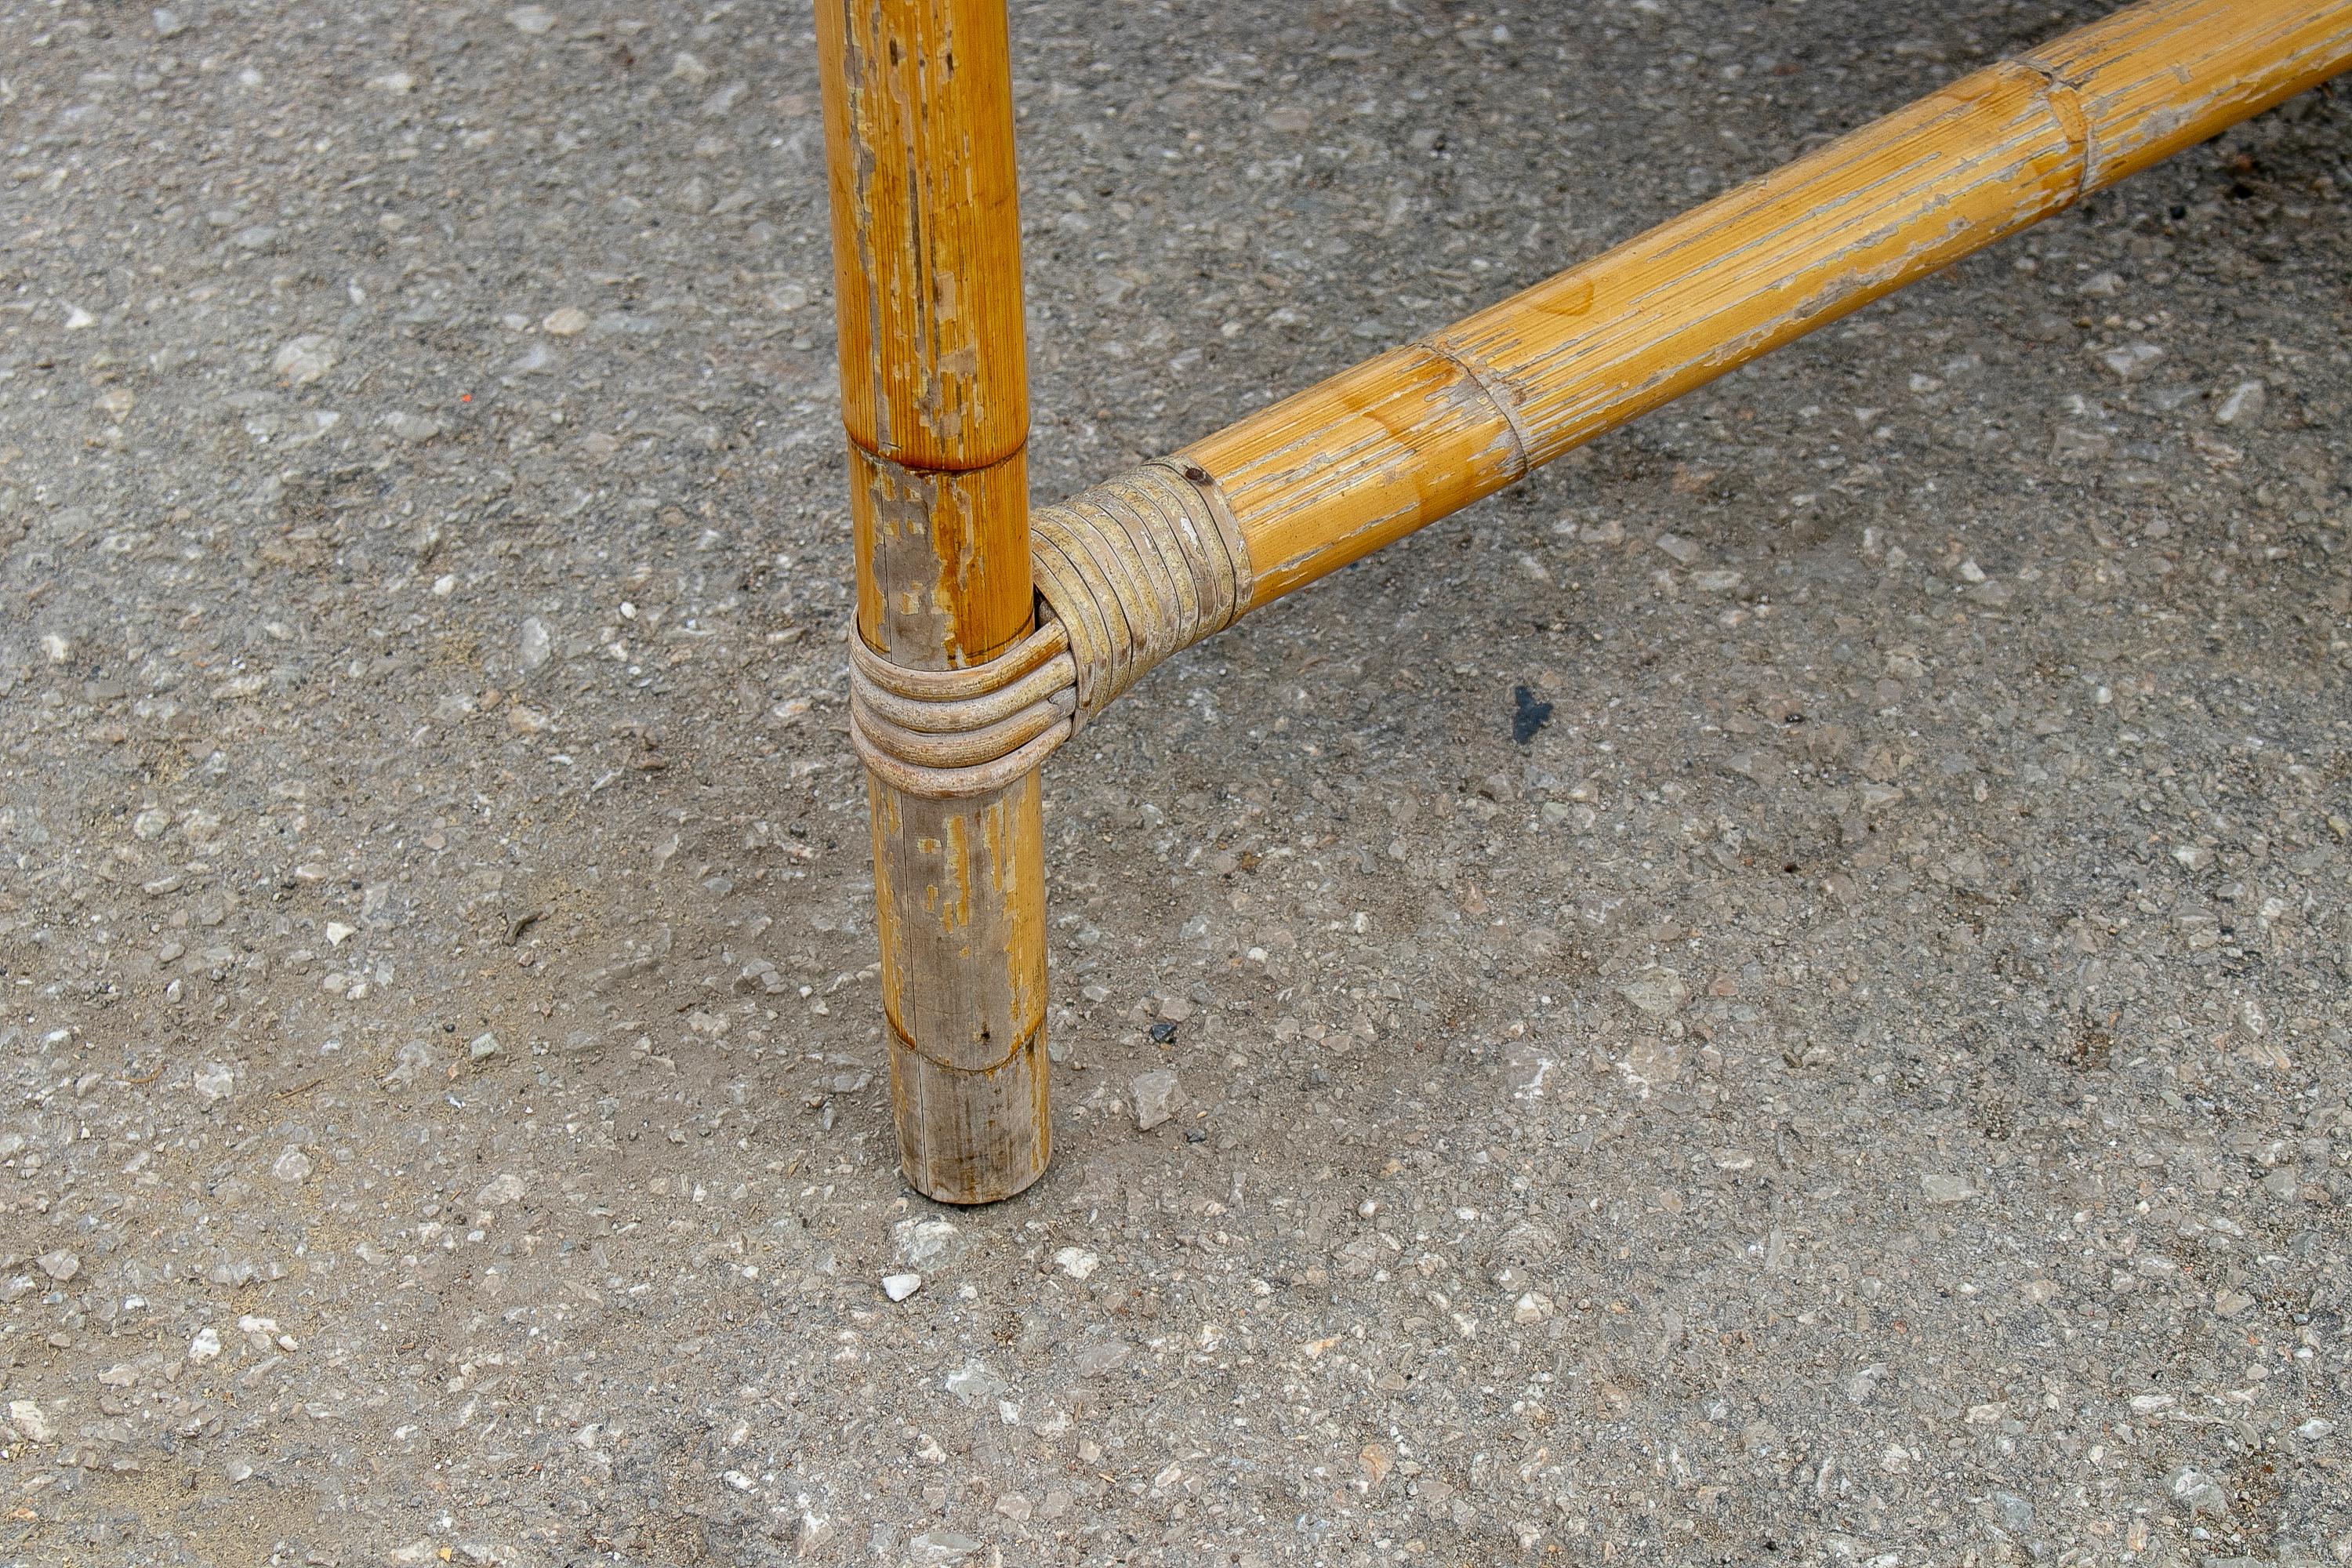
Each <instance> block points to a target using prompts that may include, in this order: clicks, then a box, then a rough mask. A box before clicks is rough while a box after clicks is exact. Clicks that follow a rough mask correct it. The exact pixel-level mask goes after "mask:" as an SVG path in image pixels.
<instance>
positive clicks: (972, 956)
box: [816, 0, 1051, 1204]
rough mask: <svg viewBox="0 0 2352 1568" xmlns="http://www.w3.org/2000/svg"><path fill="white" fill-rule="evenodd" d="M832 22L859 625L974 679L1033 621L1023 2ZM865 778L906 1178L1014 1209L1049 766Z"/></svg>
mask: <svg viewBox="0 0 2352 1568" xmlns="http://www.w3.org/2000/svg"><path fill="white" fill-rule="evenodd" d="M816 14H817V38H818V49H819V57H820V63H821V66H822V69H823V71H824V119H825V142H826V148H827V154H828V164H829V168H830V175H831V179H830V184H831V192H832V203H833V233H834V271H835V300H836V302H837V307H838V310H839V315H840V342H841V351H840V352H841V381H842V416H843V421H844V424H845V426H846V428H847V434H848V439H849V464H850V503H851V512H852V518H853V521H854V523H855V527H856V547H857V590H858V602H857V633H858V636H859V637H862V638H864V639H865V642H866V647H868V648H869V649H871V650H872V651H873V652H874V653H875V654H877V655H879V656H880V657H881V658H884V659H887V660H888V661H889V662H890V663H891V664H893V665H896V666H899V667H902V668H907V669H909V670H948V669H958V668H969V667H971V666H974V665H979V664H982V663H984V662H985V661H987V660H989V659H991V658H994V657H996V656H997V655H998V654H1000V653H1002V652H1003V651H1004V650H1006V649H1007V648H1009V647H1012V646H1013V645H1014V644H1015V643H1017V642H1018V641H1019V640H1020V639H1021V638H1022V637H1024V635H1025V634H1027V633H1028V632H1029V631H1030V629H1031V627H1032V624H1033V616H1034V594H1033V589H1032V585H1031V579H1030V569H1029V518H1028V477H1027V465H1026V460H1025V442H1026V440H1027V437H1028V425H1029V407H1028V388H1027V366H1026V362H1025V357H1024V343H1023V326H1022V307H1021V255H1020V223H1019V216H1018V212H1017V192H1016V187H1015V182H1014V174H1013V91H1012V70H1011V65H1010V61H1009V58H1008V53H1007V38H1006V23H1005V15H1004V10H1003V0H816ZM866 787H867V792H868V799H869V803H870V805H871V810H872V818H873V837H874V898H875V906H876V921H877V927H878V930H879V933H880V937H881V947H882V984H883V1003H884V1008H885V1011H886V1012H887V1016H888V1022H889V1034H890V1084H891V1097H892V1100H893V1103H894V1105H895V1107H896V1110H897V1114H898V1149H899V1159H900V1163H901V1164H902V1166H903V1167H904V1169H905V1172H906V1175H907V1179H908V1182H910V1183H912V1184H914V1185H915V1186H916V1187H917V1188H918V1189H919V1190H920V1191H922V1192H923V1193H925V1194H929V1196H931V1197H934V1198H937V1199H940V1200H941V1201H942V1202H947V1203H959V1204H973V1203H988V1202H992V1201H994V1200H996V1199H998V1198H1004V1197H1010V1196H1011V1195H1012V1194H1014V1193H1017V1192H1019V1191H1021V1190H1022V1189H1023V1188H1024V1187H1026V1186H1027V1185H1028V1184H1030V1183H1032V1182H1034V1181H1035V1180H1036V1179H1037V1177H1038V1175H1039V1174H1041V1173H1043V1172H1044V1170H1045V1162H1046V1158H1047V1156H1048V1154H1049V1152H1050V1151H1051V1134H1050V1130H1049V1123H1048V1120H1047V1115H1046V1093H1047V1078H1046V1059H1045V849H1044V833H1043V828H1042V826H1041V823H1040V820H1039V815H1038V784H1037V774H1036V772H1035V770H1034V768H1033V769H1031V770H1030V771H1029V772H1028V773H1024V774H1023V775H1022V776H1021V777H1019V778H1018V779H1016V780H1015V781H1014V782H1013V783H1012V784H1008V785H1006V786H1005V787H1003V788H1001V789H997V790H994V791H992V792H991V793H988V794H985V795H979V796H975V797H972V798H966V799H946V800H942V799H931V798H925V797H923V796H920V795H911V794H908V793H905V792H903V791H902V790H901V789H899V788H898V787H896V786H895V785H893V784H890V783H887V782H886V781H885V780H884V779H883V778H882V777H881V776H880V775H879V774H877V773H874V772H872V771H870V770H869V772H868V773H867V777H866Z"/></svg>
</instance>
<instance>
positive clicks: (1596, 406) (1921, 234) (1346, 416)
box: [1176, 0, 2352, 608]
mask: <svg viewBox="0 0 2352 1568" xmlns="http://www.w3.org/2000/svg"><path fill="white" fill-rule="evenodd" d="M2347 64H2352V0H2146V3H2144V4H2142V5H2134V6H2131V7H2129V8H2127V9H2126V10H2123V11H2120V12H2117V13H2116V15H2114V16H2109V17H2107V18H2105V20H2103V21H2100V22H2097V23H2095V24H2093V25H2091V26H2087V27H2084V28H2082V29H2079V30H2077V31H2075V32H2073V33H2069V34H2067V35H2065V36H2064V37H2060V38H2057V39H2054V40H2053V41H2052V42H2050V43H2048V44H2045V45H2042V46H2041V47H2037V48H2034V49H2032V50H2029V51H2027V52H2025V53H2023V54H2021V55H2020V56H2019V57H2017V58H2014V59H2010V60H2003V61H2001V62H2000V63H1998V64H1995V65H1992V66H1990V67H1988V68H1985V69H1983V70H1980V71H1978V72H1976V73H1975V74H1973V75H1971V76H1968V77H1964V78H1962V79H1960V80H1958V81H1956V82H1953V83H1952V84H1951V85H1950V86H1948V87H1946V88H1944V89H1942V90H1940V91H1938V92H1935V93H1932V94H1930V95H1928V96H1927V98H1924V99H1922V100H1919V101H1917V102H1916V103H1913V104H1911V105H1909V106H1908V107H1906V108H1904V109H1900V110H1895V112H1894V113H1892V114H1890V115H1888V116H1886V117H1885V119H1882V120H1879V121H1874V122H1873V123H1872V124H1869V125H1866V126H1864V127H1862V128H1861V129H1859V130H1857V131H1854V132H1851V133H1849V134H1848V135H1846V136H1843V137H1842V138H1840V139H1838V140H1837V141H1835V142H1831V143H1829V144H1828V145H1826V146H1823V147H1822V148H1820V149H1819V150H1817V151H1815V152H1813V153H1810V154H1808V155H1806V156H1805V157H1802V158H1800V159H1798V160H1797V161H1796V162H1794V163H1790V164H1788V165H1786V166H1784V167H1782V168H1780V169H1776V170H1774V171H1772V172H1771V173H1769V174H1765V175H1762V176H1761V177H1759V178H1758V179H1754V180H1751V181H1749V182H1748V183H1747V184H1743V185H1740V186H1738V187H1737V188H1736V189H1733V190H1731V191H1728V192H1727V193H1725V194H1724V195H1721V196H1719V197H1717V199H1715V200H1714V201H1711V202H1708V203H1706V205H1702V206H1699V207H1697V208H1696V209H1694V210H1693V211H1691V212H1689V213H1686V214H1685V215H1684V216H1680V217H1677V218H1675V219H1672V220H1671V221H1669V222H1667V223H1665V224H1663V225H1661V226H1658V227H1656V228H1654V229H1652V230H1650V231H1649V232H1648V233H1646V234H1643V235H1642V236H1640V237H1637V238H1634V239H1633V240H1630V241H1628V242H1627V243H1625V244H1623V245H1621V246H1619V247H1616V248H1615V249H1612V250H1610V251H1607V252H1605V253H1603V254H1602V255H1601V256H1599V257H1596V258H1593V259H1592V260H1591V261H1588V262H1586V263H1584V264H1582V265H1581V266H1579V267H1575V268H1570V270H1568V271H1566V272H1563V273H1560V274H1559V275H1558V276H1557V277H1554V278H1552V279H1548V280H1547V281H1545V282H1542V283H1538V284H1537V285H1536V286H1535V287H1533V288H1531V289H1526V290H1525V291H1523V292H1521V293H1519V294H1517V295H1515V296H1513V297H1512V298H1510V299H1508V300H1503V301H1501V302H1500V303H1498V304H1496V305H1493V306H1490V307H1489V308H1487V309H1486V310H1481V311H1479V312H1478V313H1477V314H1475V315H1473V316H1471V317H1469V318H1468V319H1467V320H1465V321H1459V322H1456V323H1455V324H1454V326H1452V327H1449V328H1447V329H1445V330H1444V331H1440V332H1436V333H1433V334H1432V335H1431V336H1429V337H1427V338H1424V339H1423V340H1421V341H1420V342H1414V343H1411V344H1407V345H1406V346H1404V347H1402V348H1398V349H1395V350H1392V351H1391V352H1390V353H1385V354H1382V355H1381V356H1379V357H1378V358H1375V359H1372V360H1370V361H1367V362H1366V363H1362V364H1360V365H1357V366H1356V367H1354V368H1353V369H1351V370H1348V371H1344V372H1342V373H1341V374H1339V375H1336V376H1334V377H1332V378H1331V379H1330V380H1328V381H1326V382H1324V383H1322V384H1320V385H1318V386H1315V387H1311V388H1309V389H1308V390H1307V391H1305V392H1302V393H1300V394H1298V395H1296V396H1293V397H1291V398H1289V399H1287V400H1286V401H1284V402H1281V403H1277V404H1275V405H1271V406H1269V407H1267V408H1265V409H1264V410H1262V411H1261V412H1259V413H1257V414H1255V415H1252V416H1250V417H1248V418H1246V419H1244V420H1243V421H1241V422H1240V423H1239V424H1237V425H1234V426H1231V427H1230V428H1228V429H1225V430H1223V431H1221V432H1219V433H1218V434H1216V435H1213V436H1211V437H1206V438H1205V439H1203V440H1200V441H1196V442H1194V443H1192V445H1191V446H1188V447H1184V448H1182V449H1181V451H1180V452H1178V453H1177V454H1176V457H1177V458H1178V459H1180V460H1181V461H1183V462H1186V463H1190V464H1193V465H1196V466H1197V467H1198V468H1202V469H1204V470H1206V472H1207V473H1208V474H1209V475H1210V476H1211V477H1212V478H1213V479H1214V481H1215V484H1216V487H1217V489H1218V491H1219V492H1220V493H1221V494H1222V496H1223V500H1224V502H1225V504H1226V505H1227V506H1228V507H1230V509H1231V510H1232V514H1233V516H1234V521H1236V523H1237V524H1238V526H1239V528H1240V531H1241V533H1242V536H1243V538H1244V541H1245V542H1246V544H1247V548H1248V553H1249V558H1250V560H1251V562H1252V563H1253V566H1254V570H1255V585H1254V591H1253V595H1252V598H1251V601H1250V606H1249V607H1251V608H1255V607H1257V606H1258V605H1264V604H1265V603H1267V602H1269V601H1271V600H1273V599H1276V598H1279V597H1281V596H1282V595H1285V594H1287V593H1290V592H1292V591H1293V590H1295V589H1297V588H1299V587H1301V586H1303V585H1305V584H1307V583H1310V582H1313V581H1314V580H1315V579H1317V578H1318V577H1321V576H1323V575H1324V574H1327V573H1329V572H1332V571H1335V570H1337V569H1338V568H1339V567H1341V566H1344V565H1346V564H1347V563H1349V562H1351V561H1354V560H1357V559H1358V558H1360V557H1361V556H1363V555H1366V554H1369V553H1370V552H1372V551H1375V550H1378V549H1379V548H1380V547H1381V546H1382V545H1384V544H1388V543H1390V542H1393V541H1395V540H1396V539H1398V538H1400V537H1402V536H1403V535H1404V534H1406V533H1409V532H1411V531H1413V530H1414V529H1417V528H1420V527H1422V526H1423V524H1425V523H1429V522H1432V521H1435V520H1437V519H1438V518H1441V517H1444V516H1445V515H1447V514H1448V513H1450V512H1453V511H1455V510H1459V509H1461V508H1462V507H1464V506H1466V505H1468V504H1469V503H1470V502H1471V501H1474V500H1477V499H1478V498H1479V497H1481V496H1485V495H1487V494H1489V493H1491V492H1493V491H1494V490H1496V489H1501V488H1502V487H1503V486H1505V485H1507V484H1509V483H1510V482H1511V481H1512V480H1514V479H1518V478H1519V477H1520V476H1522V475H1523V474H1525V473H1527V472H1528V469H1530V468H1534V467H1536V466H1538V465H1539V464H1542V463H1545V462H1549V460H1551V459H1552V458H1557V457H1558V456H1559V455H1560V454H1561V453H1562V452H1565V451H1567V450H1568V449H1569V448H1570V447H1574V446H1577V445H1578V444H1580V443H1581V442H1584V441H1588V440H1590V439H1591V438H1592V437H1595V436H1597V435H1600V434H1601V432H1603V431H1605V430H1609V429H1611V428H1613V427H1614V426H1619V425H1622V424H1624V423H1626V422H1627V421H1629V420H1631V419H1633V418H1635V417H1637V416H1640V415H1642V414H1643V413H1646V412H1647V411H1649V410H1650V409H1652V408H1654V407H1656V406H1658V405H1660V404H1663V403H1665V402H1667V401H1669V400H1671V399H1673V398H1675V397H1677V396H1680V395H1682V394H1683V393H1685V392H1687V391H1689V390H1690V389H1691V388H1693V387H1695V386H1697V385H1700V384H1703V383H1705V382H1706V381H1709V380H1712V379H1713V378H1714V377H1716V376H1718V375H1720V374H1723V373H1724V372H1726V371H1727V370H1730V369H1732V368H1733V367H1735V366H1737V365H1739V364H1742V363H1746V362H1747V361H1748V360H1751V359H1754V358H1756V357H1757V356H1758V355H1759V354H1762V353H1767V352H1769V350H1771V349H1774V348H1777V347H1779V346H1780V345H1781V344H1782V343H1785V342H1789V341H1790V340H1791V339H1794V338H1797V337H1800V336H1802V335H1803V334H1804V333H1806V332H1809V331H1813V330H1814V329H1815V328H1817V327H1821V326H1823V325H1825V324H1827V323H1829V322H1831V321H1836V320H1837V319H1838V318H1840V317H1841V316H1843V315H1845V314H1846V313H1847V312H1849V311H1851V310H1856V309H1858V308H1860V307H1861V306H1863V305H1864V304H1866V303H1868V302H1869V301H1870V300H1875V299H1877V298H1878V297H1879V296H1880V295H1882V294H1885V293H1887V292H1889V291H1890V290H1892V289H1898V288H1901V287H1902V286H1903V285H1904V284H1906V283H1909V282H1913V281H1915V280H1916V279H1919V278H1922V277H1924V276H1926V275H1927V273H1929V272H1932V271H1935V270H1936V269H1937V268H1941V267H1944V266H1946V265H1948V264H1949V263H1950V262H1952V261H1954V260H1957V259H1958V258H1960V257H1963V256H1966V255H1968V254H1969V252H1971V251H1974V250H1978V249H1979V248H1981V247H1984V246H1987V245H1990V244H1991V243H1992V242H1993V241H1995V240H1997V239H2000V237H2003V236H2005V235H2008V234H2011V233H2014V232H2015V231H2016V230H2018V229H2020V228H2022V227H2024V226H2027V225H2029V224H2032V223H2034V222H2037V221H2039V220H2040V219H2042V218H2044V217H2047V216H2050V215H2051V214H2053V213H2054V212H2057V211H2059V210H2061V209H2062V208H2063V207H2066V206H2068V205H2071V204H2073V203H2074V202H2075V201H2076V200H2078V199H2080V198H2081V197H2082V196H2083V195H2084V194H2086V193H2087V192H2090V191H2095V190H2098V189H2100V188H2102V187H2104V186H2105V185H2108V184H2113V183H2115V182H2116V181H2117V180H2120V179H2122V178H2123V177H2125V176H2126V175H2127V174H2133V173H2135V172H2137V170H2139V169H2142V168H2145V167H2146V166H2147V165H2148V164H2149V163H2155V162H2156V161H2158V159H2161V158H2164V157H2166V156H2168V155H2169V154H2170V153H2175V152H2178V151H2179V150H2180V149H2181V148H2183V147H2186V146H2189V145H2191V144H2192V143H2194V142H2200V141H2202V140H2204V139H2205V138H2207V137H2209V136H2211V135H2213V134H2215V133H2216V132H2220V131H2221V130H2223V129H2226V128H2227V127H2228V126H2230V125H2231V124H2234V123H2236V122H2237V121H2240V120H2243V119H2245V118H2246V117H2247V116H2249V115H2252V114H2254V113H2258V112H2259V111H2261V110H2264V109H2267V108H2269V107H2271V106H2272V105H2273V104H2275V103H2277V102H2279V101H2281V100H2284V99H2286V98H2288V97H2291V96H2293V95H2294V93H2296V92H2299V91H2302V90H2303V89H2305V88H2308V87H2312V86H2315V85H2316V84H2317V83H2319V82H2321V81H2324V80H2326V79H2327V78H2328V77H2330V76H2333V75H2335V74H2336V72H2338V71H2341V70H2343V69H2344V68H2346V67H2347Z"/></svg>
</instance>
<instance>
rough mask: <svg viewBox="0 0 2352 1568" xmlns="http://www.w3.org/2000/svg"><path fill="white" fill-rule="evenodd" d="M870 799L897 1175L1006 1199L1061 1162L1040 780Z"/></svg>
mask: <svg viewBox="0 0 2352 1568" xmlns="http://www.w3.org/2000/svg"><path fill="white" fill-rule="evenodd" d="M867 789H868V795H867V798H868V800H869V802H870V803H871V806H872V811H873V823H874V899H875V908H876V910H877V914H878V920H877V924H878V925H879V927H880V931H881V938H882V995H883V1003H884V1008H885V1011H886V1012H887V1015H888V1018H889V1035H890V1099H891V1104H892V1106H893V1108H894V1110H896V1112H897V1116H898V1160H899V1164H900V1166H901V1168H902V1169H903V1170H904V1171H905V1172H906V1175H907V1180H908V1183H909V1184H912V1185H913V1186H914V1187H915V1188H916V1190H917V1191H919V1192H921V1193H922V1194H925V1195H926V1196H928V1197H932V1198H936V1199H938V1200H939V1201H940V1202H941V1203H950V1204H984V1203H994V1202H995V1201H996V1200H998V1199H1000V1198H1009V1197H1011V1196H1012V1195H1013V1194H1015V1193H1017V1192H1020V1191H1021V1190H1022V1189H1023V1188H1024V1187H1026V1186H1028V1185H1029V1184H1030V1183H1032V1182H1034V1181H1035V1180H1036V1179H1037V1178H1038V1177H1039V1176H1040V1175H1042V1174H1044V1173H1045V1162H1046V1160H1047V1158H1048V1157H1049V1156H1050V1155H1051V1153H1052V1152H1053V1134H1052V1130H1051V1123H1050V1121H1048V1118H1047V1115H1046V1092H1047V1077H1046V1058H1045V833H1044V828H1043V825H1042V822H1041V819H1040V816H1039V809H1038V786H1037V775H1036V774H1035V773H1031V774H1029V775H1028V776H1027V777H1025V778H1024V779H1023V780H1021V782H1020V783H1018V784H1013V786H1012V787H1011V788H1009V789H1005V790H1003V791H1001V792H999V793H998V794H995V795H985V796H982V797H980V798H978V799H975V800H927V799H924V798H922V797H920V796H915V795H901V794H900V793H899V792H898V791H897V790H895V789H892V788H890V787H889V786H888V785H887V784H883V783H882V782H881V781H880V780H878V779H876V778H873V777H872V776H871V775H870V774H869V775H868V779H867Z"/></svg>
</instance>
